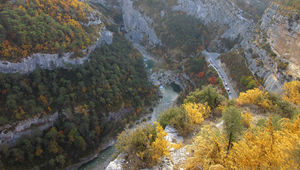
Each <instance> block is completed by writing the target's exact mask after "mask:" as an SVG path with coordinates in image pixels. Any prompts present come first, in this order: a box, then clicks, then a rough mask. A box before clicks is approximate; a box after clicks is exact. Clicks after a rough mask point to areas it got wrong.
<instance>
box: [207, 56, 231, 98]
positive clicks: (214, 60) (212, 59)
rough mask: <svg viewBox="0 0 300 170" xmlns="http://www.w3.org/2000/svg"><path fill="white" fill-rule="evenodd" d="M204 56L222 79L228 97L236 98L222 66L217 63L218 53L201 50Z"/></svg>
mask: <svg viewBox="0 0 300 170" xmlns="http://www.w3.org/2000/svg"><path fill="white" fill-rule="evenodd" d="M202 54H204V55H205V56H206V60H207V61H208V62H209V63H210V65H211V66H212V67H213V68H214V69H215V70H216V71H217V72H218V74H219V77H220V78H221V79H222V81H223V84H224V86H225V89H226V91H227V93H228V97H229V99H233V98H237V93H236V92H235V90H234V89H233V87H232V84H231V82H230V81H229V79H228V77H227V75H226V73H225V71H224V70H223V69H222V67H221V66H220V65H219V64H218V63H219V61H218V56H219V55H220V54H219V53H210V52H207V51H204V52H202Z"/></svg>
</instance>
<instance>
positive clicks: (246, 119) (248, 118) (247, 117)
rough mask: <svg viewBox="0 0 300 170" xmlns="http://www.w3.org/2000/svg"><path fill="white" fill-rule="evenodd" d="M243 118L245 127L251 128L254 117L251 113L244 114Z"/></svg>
mask: <svg viewBox="0 0 300 170" xmlns="http://www.w3.org/2000/svg"><path fill="white" fill-rule="evenodd" d="M242 118H243V125H244V126H245V127H246V128H250V127H251V122H252V115H251V113H248V112H246V113H242Z"/></svg>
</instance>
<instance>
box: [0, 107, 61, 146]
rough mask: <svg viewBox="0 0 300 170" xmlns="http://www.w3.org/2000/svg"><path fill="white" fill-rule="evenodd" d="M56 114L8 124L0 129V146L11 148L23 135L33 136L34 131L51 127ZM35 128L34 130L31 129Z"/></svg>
mask: <svg viewBox="0 0 300 170" xmlns="http://www.w3.org/2000/svg"><path fill="white" fill-rule="evenodd" d="M57 118H58V113H57V112H56V113H54V114H53V115H47V116H41V117H40V116H35V117H33V118H30V119H27V120H24V121H20V122H16V123H13V124H8V125H5V126H2V127H0V139H1V140H0V146H2V145H4V144H5V145H6V146H8V147H10V146H12V145H13V144H14V143H15V142H16V141H17V140H18V139H19V138H21V137H22V136H24V135H34V129H36V130H39V131H43V130H45V129H48V128H49V127H51V126H53V123H54V122H55V121H56V120H57ZM33 127H35V128H33Z"/></svg>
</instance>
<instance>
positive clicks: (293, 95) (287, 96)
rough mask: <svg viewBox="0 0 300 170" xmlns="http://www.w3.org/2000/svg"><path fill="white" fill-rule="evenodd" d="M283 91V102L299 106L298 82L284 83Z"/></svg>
mask: <svg viewBox="0 0 300 170" xmlns="http://www.w3.org/2000/svg"><path fill="white" fill-rule="evenodd" d="M283 90H284V94H283V97H282V98H283V99H284V100H286V101H288V102H291V103H294V104H296V105H300V81H291V82H288V83H285V84H284V86H283Z"/></svg>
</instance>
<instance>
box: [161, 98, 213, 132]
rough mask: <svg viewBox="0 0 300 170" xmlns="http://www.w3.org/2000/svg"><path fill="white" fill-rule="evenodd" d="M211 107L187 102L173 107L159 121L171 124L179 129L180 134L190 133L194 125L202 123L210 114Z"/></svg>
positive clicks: (164, 125)
mask: <svg viewBox="0 0 300 170" xmlns="http://www.w3.org/2000/svg"><path fill="white" fill-rule="evenodd" d="M210 113H211V109H210V107H209V106H208V105H207V104H201V103H186V104H183V105H181V106H180V107H176V108H171V109H168V110H167V111H165V112H164V113H163V114H161V115H160V117H159V119H158V120H159V123H160V124H161V125H162V126H163V127H166V126H167V125H170V126H172V127H174V128H175V129H177V130H178V132H179V134H180V135H186V134H188V133H189V132H190V131H191V130H192V128H193V125H196V124H197V125H199V124H201V123H202V122H203V121H204V119H205V118H208V117H209V116H210Z"/></svg>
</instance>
